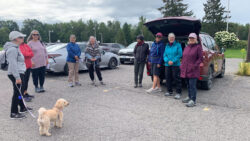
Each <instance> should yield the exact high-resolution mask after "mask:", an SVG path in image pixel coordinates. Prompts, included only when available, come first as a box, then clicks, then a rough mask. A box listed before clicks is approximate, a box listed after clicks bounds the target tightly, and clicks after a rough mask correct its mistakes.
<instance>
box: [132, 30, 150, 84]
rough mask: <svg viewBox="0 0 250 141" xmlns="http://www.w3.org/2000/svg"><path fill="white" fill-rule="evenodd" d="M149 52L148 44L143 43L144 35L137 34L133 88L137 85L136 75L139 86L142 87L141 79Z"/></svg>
mask: <svg viewBox="0 0 250 141" xmlns="http://www.w3.org/2000/svg"><path fill="white" fill-rule="evenodd" d="M148 53H149V47H148V44H146V43H144V37H143V36H142V35H138V36H137V44H136V46H135V48H134V57H135V61H134V73H135V75H134V81H135V86H134V88H137V87H138V77H139V87H142V79H143V73H144V67H145V63H146V61H147V57H148Z"/></svg>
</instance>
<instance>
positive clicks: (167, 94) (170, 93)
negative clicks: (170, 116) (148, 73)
mask: <svg viewBox="0 0 250 141" xmlns="http://www.w3.org/2000/svg"><path fill="white" fill-rule="evenodd" d="M172 95H173V92H166V93H165V96H172Z"/></svg>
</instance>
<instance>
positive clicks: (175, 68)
mask: <svg viewBox="0 0 250 141" xmlns="http://www.w3.org/2000/svg"><path fill="white" fill-rule="evenodd" d="M168 41H169V43H168V44H167V45H166V48H165V52H164V62H165V73H166V74H165V77H166V80H167V92H166V94H165V96H172V95H173V89H172V83H173V80H174V82H175V84H176V95H175V97H174V98H175V99H180V98H181V92H182V88H181V87H182V85H181V84H182V81H181V78H180V65H181V63H180V60H181V57H182V47H181V44H180V43H178V42H177V41H176V40H175V35H174V33H169V35H168ZM172 78H173V79H172Z"/></svg>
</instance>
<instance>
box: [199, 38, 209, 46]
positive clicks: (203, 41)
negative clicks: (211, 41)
mask: <svg viewBox="0 0 250 141" xmlns="http://www.w3.org/2000/svg"><path fill="white" fill-rule="evenodd" d="M201 40H202V43H203V45H204V46H205V47H207V48H208V44H207V40H206V38H205V37H204V36H201Z"/></svg>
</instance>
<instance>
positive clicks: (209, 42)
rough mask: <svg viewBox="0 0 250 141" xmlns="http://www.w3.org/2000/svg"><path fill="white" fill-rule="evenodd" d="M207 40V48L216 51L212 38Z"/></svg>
mask: <svg viewBox="0 0 250 141" xmlns="http://www.w3.org/2000/svg"><path fill="white" fill-rule="evenodd" d="M206 40H207V46H208V48H209V49H212V50H213V49H214V45H213V43H212V41H211V38H210V37H209V36H207V37H206Z"/></svg>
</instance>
